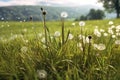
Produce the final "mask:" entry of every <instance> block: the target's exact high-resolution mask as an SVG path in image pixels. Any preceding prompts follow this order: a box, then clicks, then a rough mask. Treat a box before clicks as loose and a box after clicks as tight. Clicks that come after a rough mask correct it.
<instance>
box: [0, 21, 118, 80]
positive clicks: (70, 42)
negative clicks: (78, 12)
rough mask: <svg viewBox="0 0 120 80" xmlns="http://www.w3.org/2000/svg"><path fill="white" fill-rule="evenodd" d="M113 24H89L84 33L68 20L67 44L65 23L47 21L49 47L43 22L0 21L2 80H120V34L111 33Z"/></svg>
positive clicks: (0, 68)
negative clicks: (62, 26)
mask: <svg viewBox="0 0 120 80" xmlns="http://www.w3.org/2000/svg"><path fill="white" fill-rule="evenodd" d="M109 21H110V20H93V21H86V22H85V24H86V25H85V26H82V30H83V31H82V33H81V27H80V25H79V21H78V22H74V21H65V22H64V24H65V25H64V29H65V43H64V44H61V43H62V42H61V41H62V39H61V38H62V36H61V34H59V32H60V33H61V32H62V30H61V25H62V24H61V22H60V21H49V22H46V26H47V27H48V29H49V31H50V33H49V35H48V37H49V38H50V39H49V40H48V44H49V45H46V44H45V40H44V37H45V35H44V29H43V26H44V25H43V23H42V22H32V21H31V22H0V80H39V79H40V80H119V79H120V77H119V76H120V58H119V57H120V42H119V41H118V42H116V43H117V44H116V43H115V41H116V40H120V35H119V36H116V37H115V38H114V36H113V34H112V33H108V28H109V27H111V26H112V25H109V24H108V23H109ZM111 21H113V22H114V26H118V25H120V24H119V19H118V20H117V19H115V20H111ZM72 23H74V24H75V25H72ZM96 26H98V27H97V29H98V32H96V34H95V33H94V29H95V28H96ZM100 29H103V30H104V31H105V32H106V33H108V36H104V35H103V33H104V32H100V33H101V36H100V37H99V31H100ZM113 30H114V33H115V31H116V29H115V28H113ZM56 31H58V33H57V35H58V34H59V35H58V36H55V35H56V34H55V32H56ZM119 33H120V32H119ZM115 35H116V34H115ZM112 36H113V37H112ZM81 37H82V38H81ZM86 39H87V40H86ZM95 45H96V46H95Z"/></svg>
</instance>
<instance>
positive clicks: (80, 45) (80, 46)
mask: <svg viewBox="0 0 120 80" xmlns="http://www.w3.org/2000/svg"><path fill="white" fill-rule="evenodd" d="M77 47H79V48H80V49H81V51H83V48H82V43H77Z"/></svg>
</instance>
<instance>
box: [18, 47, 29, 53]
mask: <svg viewBox="0 0 120 80" xmlns="http://www.w3.org/2000/svg"><path fill="white" fill-rule="evenodd" d="M20 50H21V52H22V53H26V52H27V51H28V47H26V46H23V47H22V48H21V49H20Z"/></svg>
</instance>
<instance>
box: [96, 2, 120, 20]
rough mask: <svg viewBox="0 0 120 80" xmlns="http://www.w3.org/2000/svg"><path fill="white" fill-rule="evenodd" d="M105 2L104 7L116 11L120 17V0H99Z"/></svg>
mask: <svg viewBox="0 0 120 80" xmlns="http://www.w3.org/2000/svg"><path fill="white" fill-rule="evenodd" d="M98 1H99V2H102V3H103V6H104V8H105V9H106V11H108V12H113V11H115V12H116V14H117V18H119V14H120V0H98Z"/></svg>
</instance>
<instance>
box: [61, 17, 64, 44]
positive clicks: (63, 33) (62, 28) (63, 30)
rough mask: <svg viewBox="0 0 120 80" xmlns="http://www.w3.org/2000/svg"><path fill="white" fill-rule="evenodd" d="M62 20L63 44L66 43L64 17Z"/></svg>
mask: <svg viewBox="0 0 120 80" xmlns="http://www.w3.org/2000/svg"><path fill="white" fill-rule="evenodd" d="M61 22H62V45H64V43H65V40H64V19H63V18H62V19H61Z"/></svg>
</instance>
